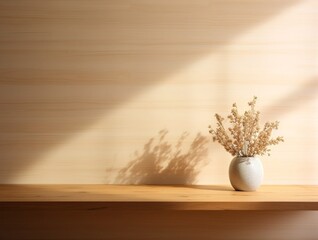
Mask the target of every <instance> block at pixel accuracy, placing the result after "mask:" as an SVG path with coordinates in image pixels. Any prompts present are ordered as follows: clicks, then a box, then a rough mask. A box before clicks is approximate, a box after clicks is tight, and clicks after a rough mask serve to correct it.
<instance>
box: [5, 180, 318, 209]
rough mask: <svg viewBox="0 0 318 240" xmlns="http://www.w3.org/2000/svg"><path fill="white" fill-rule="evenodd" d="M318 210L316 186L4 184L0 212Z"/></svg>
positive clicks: (317, 189)
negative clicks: (243, 188) (254, 188)
mask: <svg viewBox="0 0 318 240" xmlns="http://www.w3.org/2000/svg"><path fill="white" fill-rule="evenodd" d="M11 208H14V209H15V210H16V209H30V208H31V209H32V208H43V209H64V210H70V209H83V210H85V209H88V210H89V209H108V210H116V209H127V210H141V209H144V210H147V209H148V210H149V209H152V210H318V186H300V185H293V186H291V185H286V186H262V187H261V188H260V189H259V190H258V191H257V192H237V191H234V190H232V188H231V187H229V186H181V185H180V186H179V185H176V186H171V185H169V186H157V185H151V186H150V185H146V186H140V185H0V209H6V210H9V209H11Z"/></svg>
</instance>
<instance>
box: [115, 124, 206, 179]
mask: <svg viewBox="0 0 318 240" xmlns="http://www.w3.org/2000/svg"><path fill="white" fill-rule="evenodd" d="M167 134H168V131H167V130H161V131H160V132H159V133H158V136H156V137H153V138H151V139H149V141H148V142H147V143H146V144H145V145H144V148H143V151H142V152H138V151H136V153H135V157H134V159H133V160H131V161H130V162H129V163H128V164H127V166H126V167H124V168H123V169H121V170H120V171H119V173H118V175H117V177H116V179H115V183H120V184H192V183H195V180H196V177H197V175H198V174H199V173H200V170H201V168H202V167H203V166H205V165H206V164H207V159H206V156H207V151H208V149H207V144H208V142H209V140H208V138H207V137H205V136H203V135H201V134H200V133H198V134H197V135H196V137H195V138H194V139H193V140H192V142H191V144H190V146H189V148H188V149H186V150H184V148H185V146H184V145H185V141H186V140H187V138H188V137H189V134H188V133H187V132H184V133H183V134H182V135H181V136H180V137H179V139H178V141H177V143H176V144H175V145H173V144H171V143H169V142H168V141H167V140H166V136H167Z"/></svg>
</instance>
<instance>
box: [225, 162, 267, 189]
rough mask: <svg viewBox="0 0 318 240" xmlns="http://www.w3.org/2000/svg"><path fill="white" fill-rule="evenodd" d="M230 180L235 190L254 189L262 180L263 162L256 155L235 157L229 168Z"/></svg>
mask: <svg viewBox="0 0 318 240" xmlns="http://www.w3.org/2000/svg"><path fill="white" fill-rule="evenodd" d="M229 176H230V181H231V184H232V186H233V188H234V189H235V190H237V191H256V189H257V188H258V187H259V186H260V185H261V183H262V181H263V176H264V172H263V164H262V162H261V160H260V159H259V158H257V157H235V158H233V160H232V162H231V164H230V168H229Z"/></svg>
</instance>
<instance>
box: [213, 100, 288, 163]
mask: <svg viewBox="0 0 318 240" xmlns="http://www.w3.org/2000/svg"><path fill="white" fill-rule="evenodd" d="M256 100H257V97H254V98H253V100H252V101H251V102H249V103H248V105H249V106H250V109H249V110H248V111H245V112H244V114H243V115H242V116H241V115H240V114H239V113H238V110H237V106H236V103H234V104H233V106H232V110H231V114H230V115H228V116H227V118H228V119H229V122H230V123H231V125H232V126H231V127H229V128H228V131H229V132H230V134H231V136H232V138H231V137H230V136H229V135H228V133H227V131H226V129H225V127H224V125H223V121H224V118H222V117H221V116H220V115H219V114H215V118H216V120H217V127H216V129H215V130H213V129H212V127H211V126H209V129H210V130H209V132H210V133H211V134H212V137H213V141H217V142H219V143H220V144H221V145H222V146H223V147H224V148H225V150H226V151H228V152H229V153H230V154H232V155H233V156H244V157H251V156H255V155H264V154H268V155H270V154H269V152H270V149H269V146H271V145H276V144H278V143H279V142H283V141H284V139H283V137H281V136H279V137H276V138H271V135H272V131H273V130H274V129H275V130H277V129H278V125H279V122H278V121H276V122H266V123H265V125H264V127H263V128H262V130H260V127H259V115H260V112H259V111H255V105H256Z"/></svg>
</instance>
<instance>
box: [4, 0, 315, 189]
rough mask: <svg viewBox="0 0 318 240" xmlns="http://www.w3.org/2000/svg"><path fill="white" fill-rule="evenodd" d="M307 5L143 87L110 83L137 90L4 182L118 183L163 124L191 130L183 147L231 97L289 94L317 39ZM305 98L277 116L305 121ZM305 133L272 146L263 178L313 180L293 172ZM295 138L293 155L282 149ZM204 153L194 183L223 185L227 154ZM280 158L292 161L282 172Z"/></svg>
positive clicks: (305, 73) (271, 98)
mask: <svg viewBox="0 0 318 240" xmlns="http://www.w3.org/2000/svg"><path fill="white" fill-rule="evenodd" d="M312 4H313V3H312V1H302V2H299V3H298V4H296V5H293V6H290V7H289V8H287V9H285V10H283V11H281V12H280V13H279V14H278V15H276V16H275V17H273V16H270V17H271V18H270V19H266V21H263V22H262V23H258V25H257V26H253V27H252V28H249V29H248V30H246V31H245V32H243V33H242V32H241V33H238V34H237V36H235V37H233V38H232V39H231V40H230V41H229V42H227V43H226V44H224V45H220V46H218V47H217V48H216V49H214V50H213V51H212V53H208V54H204V56H203V57H201V58H200V59H197V60H196V61H194V62H193V63H191V64H188V65H186V66H183V67H182V68H180V69H179V70H177V71H175V72H174V73H173V74H170V75H169V76H166V77H164V78H163V79H161V80H160V81H158V82H157V84H156V85H154V86H152V87H148V88H147V89H146V91H144V90H142V89H143V86H142V84H143V83H136V84H131V85H125V86H124V85H122V86H119V87H118V86H116V87H114V86H110V87H114V91H117V94H120V93H121V89H122V90H123V91H124V92H125V91H126V90H127V91H129V89H130V88H136V89H140V91H137V92H138V94H135V95H134V96H133V97H132V98H130V99H129V101H126V102H124V103H122V104H120V105H118V106H116V107H115V108H112V107H110V109H108V112H107V114H105V116H101V117H99V119H98V121H96V122H95V123H93V124H91V125H90V126H87V127H86V129H85V130H83V131H80V132H78V133H76V134H73V135H72V137H69V138H68V139H67V140H66V141H63V142H61V144H60V145H59V146H56V148H53V149H51V150H50V151H48V152H46V154H43V155H42V156H41V158H40V159H38V160H37V162H35V164H33V165H32V166H30V167H28V168H26V169H25V170H23V171H22V172H21V173H20V174H19V175H17V176H15V178H14V179H11V180H10V181H11V182H14V183H38V182H40V183H105V182H111V183H117V182H116V176H117V175H118V172H120V170H121V169H123V168H125V167H126V166H127V164H128V163H129V162H130V161H131V160H132V159H133V158H134V154H135V152H136V151H142V148H143V146H144V145H145V143H147V142H148V141H149V139H150V138H151V137H153V136H155V135H156V134H157V133H158V131H159V130H161V129H167V130H168V131H169V135H167V139H166V140H167V141H168V142H171V143H172V144H176V143H177V140H178V138H179V136H180V135H181V134H182V133H183V132H184V131H188V132H189V133H190V137H189V139H188V140H185V142H184V145H183V146H182V149H187V148H188V147H189V144H191V140H192V139H193V138H194V137H195V136H196V134H198V133H200V132H201V133H202V134H203V135H206V132H207V126H208V125H209V124H210V120H211V115H212V113H213V112H219V113H221V114H226V113H227V110H228V109H229V106H230V103H232V102H234V101H238V104H239V105H240V106H243V103H245V102H246V101H247V100H249V99H250V98H251V96H253V95H257V96H259V98H260V104H261V105H260V109H266V108H267V106H275V105H277V104H278V105H279V102H278V103H277V100H278V99H280V96H285V95H288V94H289V93H290V92H293V91H295V89H298V88H300V87H301V86H302V85H304V84H306V82H307V81H308V79H309V78H311V77H312V76H313V74H314V71H316V70H314V67H313V64H314V63H313V59H312V56H311V54H312V51H311V49H312V48H313V47H314V46H313V45H311V44H317V42H314V43H312V41H313V40H312V35H311V33H312V32H313V31H314V28H315V23H314V22H313V18H314V16H313V14H314V11H312V13H313V14H312V15H311V14H308V12H311V10H310V9H312ZM315 69H316V68H315ZM284 104H286V105H288V103H284ZM312 104H313V105H312V106H311V107H310V108H306V109H305V108H300V107H297V108H295V109H294V108H293V106H290V108H293V110H294V111H293V112H291V113H290V114H289V115H285V116H279V115H278V117H279V120H281V122H282V123H283V122H284V124H286V125H285V126H288V127H291V126H293V125H295V124H296V123H298V122H299V120H300V116H305V117H306V119H307V120H308V121H310V119H311V118H310V116H309V114H310V111H309V110H308V109H310V110H315V111H316V112H317V101H316V102H315V103H312ZM283 107H284V106H283ZM268 117H270V116H268ZM316 119H317V118H316ZM312 124H313V125H314V126H317V124H315V123H312ZM302 130H303V132H301V131H298V132H297V134H296V135H289V137H288V138H292V139H294V138H295V137H297V136H301V137H304V135H305V134H306V133H308V132H310V131H311V129H302ZM288 131H289V130H288V129H287V128H285V129H284V128H283V135H284V134H285V135H288ZM316 131H317V128H316ZM317 134H318V133H317ZM310 140H311V141H313V142H312V144H313V145H312V146H311V147H310V148H309V149H307V148H305V147H304V146H303V145H302V144H300V143H299V142H293V143H290V144H288V143H286V144H285V146H284V147H283V148H277V149H275V150H273V151H274V156H273V159H272V160H270V162H269V164H268V165H266V167H269V165H271V164H272V165H273V166H274V165H275V169H273V168H270V167H269V168H270V171H268V172H267V173H266V174H267V176H266V177H267V179H273V180H274V181H273V180H272V181H273V182H275V183H285V182H288V183H291V182H295V183H299V184H301V183H318V176H314V175H313V174H307V175H299V173H298V169H299V167H301V166H303V168H306V167H307V168H308V165H306V166H304V165H303V163H302V162H301V161H302V159H300V155H301V154H305V153H306V152H308V151H309V150H313V151H314V145H317V144H318V143H317V139H316V138H315V139H310ZM291 144H293V145H291ZM296 144H297V147H298V151H299V152H298V155H297V154H296V155H295V152H289V149H290V148H291V147H295V145H296ZM314 152H316V151H314ZM279 156H284V159H286V160H284V159H283V161H281V160H280V159H275V160H274V158H280V157H279ZM207 158H208V159H209V160H210V164H209V165H208V166H206V167H205V168H204V169H202V171H201V174H200V175H199V176H198V177H197V179H196V183H198V184H224V183H226V184H227V183H228V179H227V167H228V163H229V160H230V156H228V155H227V154H226V153H224V151H223V150H221V149H220V148H218V147H216V146H215V145H213V146H212V147H211V146H210V154H209V156H208V157H207ZM287 160H288V161H289V162H290V163H291V164H290V165H289V168H288V172H289V173H288V174H287V173H286V172H283V174H282V171H284V169H285V164H286V161H287ZM266 161H267V159H266ZM274 163H275V164H274ZM308 164H311V163H310V162H308ZM142 167H143V166H141V168H142ZM109 169H110V170H109ZM267 179H265V180H266V181H267V182H269V180H267Z"/></svg>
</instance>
